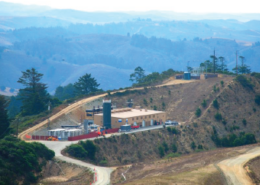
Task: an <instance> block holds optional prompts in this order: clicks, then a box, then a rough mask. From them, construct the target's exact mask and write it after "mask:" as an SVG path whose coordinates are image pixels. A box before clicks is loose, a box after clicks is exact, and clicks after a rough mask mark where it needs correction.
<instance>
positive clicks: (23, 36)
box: [0, 2, 260, 92]
mask: <svg viewBox="0 0 260 185" xmlns="http://www.w3.org/2000/svg"><path fill="white" fill-rule="evenodd" d="M221 17H222V18H225V19H226V18H237V19H238V20H234V19H229V20H223V19H218V20H214V19H217V18H221ZM200 18H205V15H199V14H198V15H193V14H180V13H171V12H154V11H151V12H144V13H140V12H139V13H138V12H126V13H121V12H118V13H109V12H106V13H104V12H93V13H90V12H82V11H76V10H56V9H51V8H49V7H41V6H25V5H20V4H12V3H5V2H0V65H1V66H0V86H6V87H11V88H20V87H21V86H20V85H19V84H18V83H17V79H18V78H19V77H20V75H21V71H22V70H26V69H28V68H31V67H35V68H37V69H38V70H39V72H41V73H43V74H44V79H43V80H44V81H45V82H46V83H47V84H48V86H49V91H50V92H53V91H54V90H55V88H56V87H57V86H58V85H66V84H68V83H72V82H75V81H76V80H77V79H78V77H79V76H81V75H83V74H85V73H91V74H92V75H93V76H94V77H95V78H97V80H98V82H99V83H100V84H101V88H103V89H105V90H107V89H114V88H120V87H125V86H129V85H130V84H131V83H130V81H129V75H130V73H131V72H132V71H133V70H134V68H135V67H137V66H141V67H143V68H144V69H145V70H146V71H147V72H153V71H158V72H161V71H163V70H167V69H169V68H173V69H175V70H186V66H187V63H188V61H189V62H190V65H191V67H196V66H199V64H200V63H201V62H204V61H205V60H207V59H210V55H212V54H213V50H214V49H215V50H216V55H217V56H223V57H225V58H226V63H227V65H228V67H229V69H232V68H233V67H234V64H235V52H236V50H238V51H239V55H243V56H244V57H246V63H247V65H250V66H251V68H252V70H254V71H260V65H259V59H260V52H259V51H260V44H259V42H258V41H260V20H259V19H258V18H260V16H259V14H243V15H239V16H237V15H224V14H210V15H207V16H206V18H207V20H205V19H203V20H196V19H200ZM187 19H190V20H187ZM253 19H255V20H253ZM239 20H250V21H248V22H241V21H239Z"/></svg>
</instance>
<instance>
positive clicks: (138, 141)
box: [95, 76, 260, 166]
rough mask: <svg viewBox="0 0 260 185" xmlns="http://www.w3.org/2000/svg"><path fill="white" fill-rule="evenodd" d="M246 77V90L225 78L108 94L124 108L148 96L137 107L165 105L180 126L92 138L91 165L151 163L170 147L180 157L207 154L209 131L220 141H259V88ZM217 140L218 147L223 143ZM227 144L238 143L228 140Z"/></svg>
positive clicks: (210, 144) (210, 140)
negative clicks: (96, 149)
mask: <svg viewBox="0 0 260 185" xmlns="http://www.w3.org/2000/svg"><path fill="white" fill-rule="evenodd" d="M246 78H247V79H248V80H249V79H250V78H251V80H249V81H250V83H252V84H254V88H253V89H251V90H249V89H247V88H245V87H243V86H242V85H241V83H240V82H238V81H236V80H232V78H231V77H228V78H217V79H211V80H208V81H199V82H196V83H190V84H183V85H175V86H172V87H171V86H170V87H160V88H151V89H149V88H148V89H145V90H140V91H132V92H127V93H117V94H115V95H112V96H110V98H111V99H112V101H113V102H116V103H117V106H119V107H120V106H123V105H125V102H126V100H127V99H131V98H132V99H134V102H135V104H142V103H143V99H147V100H148V99H150V98H152V99H153V102H152V103H149V104H148V105H144V103H143V106H146V107H147V108H148V107H149V106H151V105H152V106H154V105H158V107H159V106H160V104H161V103H162V102H165V104H166V106H165V111H166V112H167V116H168V118H171V119H175V120H177V121H180V122H182V124H181V125H180V126H177V127H176V130H177V133H176V132H174V131H171V130H168V129H164V130H157V131H150V132H144V133H136V134H130V135H129V136H124V135H122V136H116V137H112V138H108V139H102V140H97V141H95V144H96V145H97V146H98V147H99V153H98V155H97V161H96V162H97V163H100V164H103V165H109V166H111V165H122V164H123V165H126V164H132V163H136V162H146V161H149V160H155V159H156V158H157V159H158V158H160V157H165V156H167V155H171V154H172V152H173V149H172V145H173V144H175V145H176V147H177V150H176V151H175V153H179V154H181V155H183V154H189V153H194V152H196V151H198V150H199V151H201V150H204V151H206V150H211V149H214V148H216V147H217V146H218V145H216V143H215V142H213V140H212V138H213V136H214V132H213V128H215V132H217V134H218V137H219V138H220V139H222V137H224V136H226V137H227V139H229V137H230V136H229V135H231V134H235V135H236V136H237V137H240V136H241V135H243V133H250V134H254V136H255V138H256V139H259V137H260V135H259V111H260V107H259V106H258V105H257V104H256V103H255V101H254V99H255V95H256V94H257V93H258V90H259V89H260V85H259V82H258V81H257V79H255V78H254V77H250V76H247V77H246ZM221 81H223V83H221ZM169 91H170V92H171V93H169ZM183 94H185V95H183ZM203 100H205V102H206V105H205V106H202V105H201V103H202V102H203ZM214 100H217V102H218V109H217V108H215V107H214V104H213V101H214ZM178 101H179V103H178V105H177V106H176V107H174V108H173V107H172V105H173V104H174V102H178ZM161 108H162V107H161ZM197 108H200V109H201V116H200V117H197V116H195V111H196V109H197ZM216 113H219V114H221V115H222V118H221V120H217V119H216V118H215V115H216ZM243 120H246V122H245V121H243ZM221 142H223V143H224V142H226V140H223V141H221ZM221 142H220V144H222V143H221ZM166 144H167V146H166ZM160 146H162V147H163V149H164V154H163V155H162V154H161V153H160ZM221 146H222V145H221ZM229 146H239V145H236V144H234V142H233V141H232V142H231V143H229Z"/></svg>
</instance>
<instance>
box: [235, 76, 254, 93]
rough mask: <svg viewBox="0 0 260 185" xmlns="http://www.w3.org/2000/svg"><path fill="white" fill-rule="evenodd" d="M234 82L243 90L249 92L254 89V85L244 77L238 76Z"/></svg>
mask: <svg viewBox="0 0 260 185" xmlns="http://www.w3.org/2000/svg"><path fill="white" fill-rule="evenodd" d="M235 80H236V81H237V82H239V83H240V84H241V85H242V86H243V87H244V88H247V89H249V90H253V89H254V85H253V84H252V83H251V82H250V81H249V80H248V79H247V78H246V76H244V75H238V76H237V77H236V79H235Z"/></svg>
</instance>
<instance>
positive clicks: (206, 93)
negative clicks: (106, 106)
mask: <svg viewBox="0 0 260 185" xmlns="http://www.w3.org/2000/svg"><path fill="white" fill-rule="evenodd" d="M232 79H233V78H232V77H225V78H212V79H208V80H198V81H195V82H193V83H186V84H176V85H169V86H161V87H152V88H145V90H143V91H132V92H129V93H128V94H127V93H121V94H120V93H116V94H115V95H112V96H111V97H110V98H111V100H112V102H113V103H116V105H117V107H126V106H127V104H126V102H127V101H128V100H129V99H133V102H134V105H133V106H139V105H141V106H142V107H144V108H147V109H157V110H164V111H166V113H167V118H168V119H174V120H177V121H179V122H186V121H189V119H190V118H191V117H192V116H193V115H194V112H195V110H196V109H197V108H198V107H199V106H200V104H201V102H202V101H203V100H204V99H208V101H212V99H213V98H215V95H216V94H212V95H211V93H212V91H213V87H214V85H216V84H220V82H221V81H224V84H228V83H229V82H230V81H232Z"/></svg>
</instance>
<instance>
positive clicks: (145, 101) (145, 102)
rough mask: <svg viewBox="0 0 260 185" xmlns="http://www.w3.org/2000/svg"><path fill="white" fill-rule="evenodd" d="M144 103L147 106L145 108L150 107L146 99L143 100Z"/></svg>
mask: <svg viewBox="0 0 260 185" xmlns="http://www.w3.org/2000/svg"><path fill="white" fill-rule="evenodd" d="M143 102H144V105H145V106H147V105H148V102H147V100H146V99H145V98H144V99H143Z"/></svg>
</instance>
